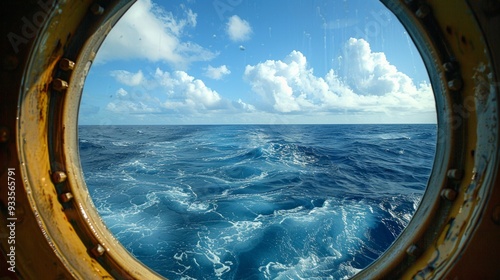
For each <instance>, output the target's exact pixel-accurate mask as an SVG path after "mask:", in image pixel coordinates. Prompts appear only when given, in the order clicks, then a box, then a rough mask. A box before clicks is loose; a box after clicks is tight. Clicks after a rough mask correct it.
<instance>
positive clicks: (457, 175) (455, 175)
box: [446, 169, 464, 180]
mask: <svg viewBox="0 0 500 280" xmlns="http://www.w3.org/2000/svg"><path fill="white" fill-rule="evenodd" d="M446 175H447V176H448V178H450V179H454V180H462V178H463V177H464V172H463V171H462V170H458V169H450V170H448V173H447V174H446Z"/></svg>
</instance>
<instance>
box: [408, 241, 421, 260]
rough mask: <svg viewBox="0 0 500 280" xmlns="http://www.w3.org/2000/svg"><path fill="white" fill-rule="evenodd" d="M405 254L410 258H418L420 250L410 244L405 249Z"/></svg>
mask: <svg viewBox="0 0 500 280" xmlns="http://www.w3.org/2000/svg"><path fill="white" fill-rule="evenodd" d="M406 253H407V254H408V255H410V256H412V257H418V255H419V254H420V248H418V246H417V245H415V244H412V245H410V246H408V248H406Z"/></svg>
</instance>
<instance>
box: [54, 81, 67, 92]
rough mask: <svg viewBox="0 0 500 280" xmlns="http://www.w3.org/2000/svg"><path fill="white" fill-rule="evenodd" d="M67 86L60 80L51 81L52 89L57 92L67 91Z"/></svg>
mask: <svg viewBox="0 0 500 280" xmlns="http://www.w3.org/2000/svg"><path fill="white" fill-rule="evenodd" d="M68 87H69V84H68V82H66V81H63V80H61V79H55V80H54V81H52V88H53V89H55V90H57V91H64V90H66V89H68Z"/></svg>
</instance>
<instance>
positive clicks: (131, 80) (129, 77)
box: [111, 70, 144, 86]
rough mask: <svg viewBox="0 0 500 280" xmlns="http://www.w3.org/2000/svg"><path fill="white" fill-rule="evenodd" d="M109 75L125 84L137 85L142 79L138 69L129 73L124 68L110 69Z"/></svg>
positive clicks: (142, 76)
mask: <svg viewBox="0 0 500 280" xmlns="http://www.w3.org/2000/svg"><path fill="white" fill-rule="evenodd" d="M111 76H112V77H114V78H115V79H116V80H117V81H118V82H120V83H122V84H124V85H127V86H138V85H140V84H142V82H143V81H144V75H143V74H142V71H140V70H139V72H137V73H130V72H128V71H125V70H116V71H111Z"/></svg>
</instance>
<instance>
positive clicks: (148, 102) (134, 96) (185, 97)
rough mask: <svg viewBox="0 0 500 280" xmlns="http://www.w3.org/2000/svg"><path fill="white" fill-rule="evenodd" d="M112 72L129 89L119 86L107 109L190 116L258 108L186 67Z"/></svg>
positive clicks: (121, 111) (231, 112)
mask: <svg viewBox="0 0 500 280" xmlns="http://www.w3.org/2000/svg"><path fill="white" fill-rule="evenodd" d="M219 68H222V69H223V68H224V67H219ZM223 72H224V71H223ZM111 75H112V76H113V77H115V79H116V81H117V82H119V83H120V84H122V85H124V86H128V89H129V90H126V89H124V88H119V89H118V90H117V91H116V94H115V95H114V99H113V101H111V102H109V103H108V104H107V106H106V109H107V110H108V111H111V112H114V113H121V114H143V115H147V114H151V113H153V114H156V115H158V114H170V115H172V114H177V115H179V116H180V115H184V116H187V115H193V114H194V115H202V114H205V115H208V114H229V115H233V114H235V113H249V112H255V111H256V109H255V107H254V106H253V105H251V104H247V103H245V102H243V101H242V100H241V99H240V100H238V101H231V100H228V99H224V98H222V97H221V96H220V94H219V93H218V92H217V91H215V90H212V89H211V88H209V87H208V86H207V85H206V84H205V83H204V82H203V81H202V80H200V79H196V78H195V77H193V76H190V75H189V74H188V73H186V72H185V71H173V72H167V71H163V70H161V69H160V68H157V69H156V71H155V72H154V73H151V74H149V75H144V74H143V72H142V71H141V70H139V71H138V72H137V73H131V72H128V71H124V70H119V71H112V72H111ZM138 77H140V78H138Z"/></svg>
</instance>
